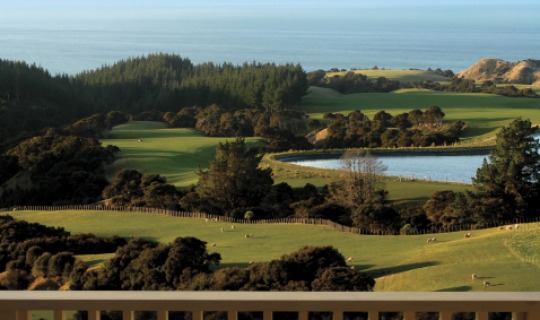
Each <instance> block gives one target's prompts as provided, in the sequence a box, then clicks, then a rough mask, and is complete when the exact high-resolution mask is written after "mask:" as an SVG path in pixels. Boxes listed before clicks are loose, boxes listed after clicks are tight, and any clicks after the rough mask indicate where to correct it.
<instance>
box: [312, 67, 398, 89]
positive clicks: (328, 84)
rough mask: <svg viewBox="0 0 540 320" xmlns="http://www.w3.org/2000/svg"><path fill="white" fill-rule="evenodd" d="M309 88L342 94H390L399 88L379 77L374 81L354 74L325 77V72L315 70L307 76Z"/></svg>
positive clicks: (390, 81) (393, 81) (396, 83)
mask: <svg viewBox="0 0 540 320" xmlns="http://www.w3.org/2000/svg"><path fill="white" fill-rule="evenodd" d="M307 80H308V84H309V85H310V86H316V87H323V88H330V89H333V90H336V91H338V92H340V93H343V94H349V93H363V92H391V91H394V90H397V89H399V88H400V87H401V84H400V82H399V81H397V80H390V79H387V78H385V77H379V78H377V79H375V80H372V79H369V78H368V77H367V76H366V75H363V74H361V73H356V72H352V71H349V72H346V73H345V74H344V75H334V76H331V77H328V76H326V71H324V70H316V71H312V72H309V73H308V74H307Z"/></svg>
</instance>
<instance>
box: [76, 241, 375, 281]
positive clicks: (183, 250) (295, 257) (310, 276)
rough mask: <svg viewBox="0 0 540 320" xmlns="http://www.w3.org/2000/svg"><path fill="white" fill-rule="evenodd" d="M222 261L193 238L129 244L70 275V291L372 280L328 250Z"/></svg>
mask: <svg viewBox="0 0 540 320" xmlns="http://www.w3.org/2000/svg"><path fill="white" fill-rule="evenodd" d="M220 260H221V256H220V255H219V254H218V253H208V252H207V249H206V242H204V241H201V240H199V239H196V238H192V237H185V238H177V239H175V240H174V241H173V242H172V243H170V244H159V243H156V242H152V241H148V240H141V239H133V240H131V241H129V242H128V243H127V245H126V246H124V247H121V248H119V249H118V250H117V251H116V254H115V256H114V257H113V258H111V259H110V260H109V261H107V262H106V263H105V265H104V267H103V268H102V269H99V270H95V271H90V272H88V271H86V270H83V269H79V270H77V271H76V272H73V273H72V277H71V289H74V290H197V291H200V290H226V291H230V290H234V291H238V290H241V291H271V290H281V291H371V290H372V289H373V287H374V285H375V281H374V280H373V278H372V277H370V276H368V275H366V274H364V273H361V272H358V271H357V270H354V269H351V268H349V267H347V265H346V262H345V258H344V257H343V256H342V255H341V254H340V253H339V252H338V251H337V250H336V249H334V248H332V247H329V246H327V247H304V248H302V249H300V250H298V251H296V252H293V253H291V254H285V255H283V256H282V257H281V258H280V259H277V260H271V261H269V262H255V263H251V264H249V266H248V267H247V268H239V267H226V268H218V269H216V268H215V267H216V266H218V265H219V262H220Z"/></svg>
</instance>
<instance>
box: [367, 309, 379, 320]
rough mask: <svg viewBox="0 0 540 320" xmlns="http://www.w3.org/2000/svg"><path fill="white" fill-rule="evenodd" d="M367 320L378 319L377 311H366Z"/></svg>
mask: <svg viewBox="0 0 540 320" xmlns="http://www.w3.org/2000/svg"><path fill="white" fill-rule="evenodd" d="M368 320H379V311H368Z"/></svg>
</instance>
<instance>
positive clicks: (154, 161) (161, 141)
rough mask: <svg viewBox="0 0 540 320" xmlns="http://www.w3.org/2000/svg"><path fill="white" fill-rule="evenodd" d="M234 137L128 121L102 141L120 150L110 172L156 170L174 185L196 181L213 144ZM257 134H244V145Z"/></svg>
mask: <svg viewBox="0 0 540 320" xmlns="http://www.w3.org/2000/svg"><path fill="white" fill-rule="evenodd" d="M227 140H229V141H233V140H234V138H212V137H206V136H204V135H203V134H202V133H200V132H198V131H196V130H194V129H178V128H176V129H170V128H166V127H165V124H163V123H160V122H151V121H145V122H139V121H135V122H130V123H127V124H123V125H119V126H117V127H115V128H114V129H113V130H112V131H111V132H110V135H109V137H108V139H103V140H101V142H102V144H103V145H105V146H106V145H115V146H117V147H119V148H120V150H121V152H120V155H119V157H118V159H117V160H116V161H115V162H114V164H113V166H112V167H111V169H110V174H109V175H110V176H111V177H112V176H114V174H116V173H117V172H118V171H120V170H122V169H134V170H138V171H140V172H143V173H157V174H160V175H162V176H165V177H166V178H167V181H168V182H169V183H171V184H174V185H175V186H177V187H189V186H190V185H193V184H196V183H197V179H198V178H197V174H196V171H197V169H198V168H199V167H201V168H207V167H208V163H209V161H210V160H211V159H212V158H213V156H214V153H215V151H216V146H217V145H218V144H219V143H220V142H222V143H224V142H225V141H227ZM259 141H260V140H259V139H258V138H247V139H246V143H247V144H248V145H255V144H257V143H259Z"/></svg>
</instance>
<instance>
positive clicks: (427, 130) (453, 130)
mask: <svg viewBox="0 0 540 320" xmlns="http://www.w3.org/2000/svg"><path fill="white" fill-rule="evenodd" d="M323 117H324V119H325V120H326V121H327V122H328V123H329V125H328V128H327V137H326V139H325V140H323V141H321V142H320V143H319V145H320V146H322V147H326V148H364V147H368V148H376V147H411V146H416V147H427V146H432V145H449V144H453V143H454V142H456V141H458V140H459V137H460V136H461V134H462V133H463V129H464V128H465V124H464V123H463V122H461V121H456V122H454V123H453V124H450V125H446V126H445V125H443V118H444V112H443V111H442V110H441V109H440V108H439V107H437V106H432V107H430V108H428V109H427V110H426V111H421V110H419V109H414V110H411V111H410V112H409V113H402V114H398V115H396V116H392V115H391V114H389V113H387V112H385V111H380V112H378V113H376V114H375V115H374V117H373V119H369V117H367V116H366V115H365V114H363V113H362V112H361V111H359V110H357V111H353V112H351V113H349V114H348V115H343V114H339V113H337V114H335V113H327V114H325V115H324V116H323Z"/></svg>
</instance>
